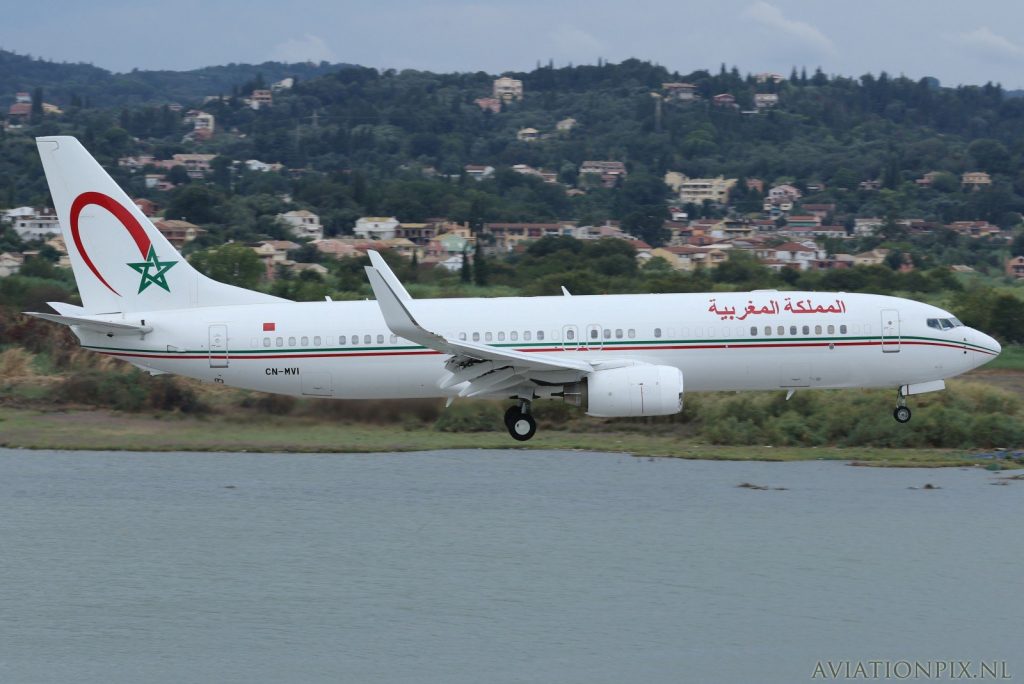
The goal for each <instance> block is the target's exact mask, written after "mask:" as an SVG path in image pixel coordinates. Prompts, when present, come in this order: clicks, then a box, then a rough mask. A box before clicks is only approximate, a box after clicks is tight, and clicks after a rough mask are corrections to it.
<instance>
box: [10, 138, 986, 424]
mask: <svg viewBox="0 0 1024 684" xmlns="http://www.w3.org/2000/svg"><path fill="white" fill-rule="evenodd" d="M37 144H38V147H39V153H40V156H41V157H42V160H43V167H44V169H45V171H46V179H47V182H48V183H49V186H50V192H51V194H52V195H53V202H54V206H55V207H56V210H57V213H58V216H59V218H60V224H61V230H62V231H63V234H64V238H65V242H66V244H67V247H68V252H69V256H70V258H71V265H72V268H73V269H74V274H75V280H76V281H77V283H78V289H79V292H80V294H81V298H82V306H81V307H78V306H73V305H71V304H64V303H57V302H53V303H51V304H50V305H51V306H52V307H53V309H54V310H55V311H57V313H56V314H49V313H30V314H29V315H32V316H38V317H39V318H44V319H47V320H50V321H54V322H57V323H62V324H65V325H68V326H70V327H71V330H72V331H73V332H74V333H75V335H76V336H77V337H78V339H79V341H80V342H81V344H82V346H83V347H85V348H86V349H91V350H93V351H96V352H98V353H101V354H107V355H109V356H113V357H116V358H119V359H124V360H125V361H128V362H130V363H132V364H135V365H136V366H138V367H139V368H142V369H144V370H146V371H149V372H150V373H154V374H159V373H175V374H178V375H185V376H188V377H192V378H198V379H200V380H204V381H208V382H214V383H220V384H224V385H230V386H233V387H242V388H246V389H253V390H260V391H264V392H273V393H279V394H289V395H293V396H310V397H336V398H342V399H407V398H420V397H442V398H447V399H448V400H449V401H451V400H452V399H454V398H458V397H490V398H495V397H503V398H510V399H513V400H514V401H515V403H514V405H512V406H511V407H510V408H509V409H508V411H507V412H506V414H505V424H506V427H507V429H508V431H509V433H510V434H511V436H512V437H514V438H515V439H517V440H521V441H525V440H528V439H530V438H531V437H532V436H533V435H534V432H535V431H536V422H535V421H534V418H533V416H532V415H531V413H530V406H531V402H533V401H534V400H537V399H541V398H554V399H562V400H564V401H566V402H569V403H572V404H575V405H577V406H580V407H582V408H583V409H584V410H585V411H586V413H587V414H589V415H592V416H603V417H619V416H661V415H670V414H673V413H678V412H679V411H680V410H682V405H683V390H684V380H685V389H686V390H687V391H690V392H701V391H709V390H777V389H782V390H786V391H787V392H788V393H789V395H791V394H792V393H793V392H794V391H796V390H799V389H805V388H845V387H896V388H897V399H896V408H895V410H894V412H893V414H894V417H895V418H896V420H897V421H899V422H901V423H905V422H907V421H908V420H910V409H909V408H908V407H907V405H906V398H907V397H908V396H910V395H915V394H920V393H923V392H932V391H936V390H941V389H944V388H945V383H944V379H945V378H949V377H952V376H955V375H959V374H960V373H964V372H965V371H968V370H970V369H972V368H976V367H978V366H980V365H982V364H984V363H985V362H987V361H990V360H991V359H993V358H995V357H996V356H997V355H998V354H999V353H1000V351H1001V348H1000V346H999V343H998V342H996V341H995V340H994V339H992V338H991V337H989V336H988V335H985V334H984V333H982V332H979V331H977V330H974V329H972V328H969V327H967V326H964V325H963V324H962V323H960V321H958V320H957V319H956V318H955V317H954V316H953V315H952V314H950V313H949V312H947V311H943V310H942V309H939V308H937V307H934V306H931V305H928V304H922V303H920V302H915V301H911V300H908V299H901V298H898V297H887V296H881V295H869V294H850V293H843V292H833V293H825V292H779V291H775V290H759V291H754V292H736V293H722V292H716V293H705V294H650V295H600V296H575V297H574V296H569V293H568V292H565V295H564V296H560V297H504V298H496V299H481V298H472V299H433V300H413V298H412V297H410V296H409V293H408V292H407V291H406V290H405V288H404V287H402V284H401V283H400V282H399V281H398V279H397V278H396V277H395V274H394V273H393V272H392V271H391V269H390V268H389V267H388V265H387V264H386V263H385V262H384V260H383V259H382V258H381V257H380V255H379V254H377V253H375V252H371V253H370V261H371V265H370V266H367V267H366V274H367V276H368V278H369V281H370V285H371V286H372V288H373V292H374V294H375V296H376V301H361V302H332V301H324V302H292V301H288V300H285V299H280V298H278V297H272V296H270V295H267V294H263V293H260V292H253V291H250V290H245V289H242V288H238V287H234V286H232V285H225V284H223V283H219V282H216V281H213V280H211V279H209V278H207V277H206V276H204V275H202V274H201V273H199V272H198V271H196V270H195V269H194V268H192V266H190V265H189V263H188V262H187V261H186V260H185V259H184V258H183V257H182V256H181V255H180V254H179V253H178V252H177V251H176V250H175V249H174V247H172V246H171V244H170V243H168V242H167V240H166V239H165V238H164V237H163V235H161V234H160V232H159V231H157V230H156V228H155V227H154V226H153V224H152V223H151V222H150V221H149V219H147V218H146V216H145V215H144V214H143V213H142V212H141V211H140V210H139V209H138V207H136V205H135V203H134V202H132V200H131V199H130V198H129V197H128V196H127V195H126V194H125V193H124V192H123V191H122V190H121V188H119V187H118V186H117V184H116V183H115V182H114V181H113V179H111V178H110V176H109V175H107V173H106V172H105V171H104V170H103V169H102V168H101V167H100V165H99V164H98V163H97V162H96V160H94V159H93V158H92V157H91V156H90V155H89V153H88V152H86V150H85V149H84V148H83V147H82V145H81V144H80V143H79V142H78V141H77V140H76V139H74V138H71V137H45V138H39V139H38V140H37ZM787 398H788V396H787Z"/></svg>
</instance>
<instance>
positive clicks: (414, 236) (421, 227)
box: [395, 221, 437, 247]
mask: <svg viewBox="0 0 1024 684" xmlns="http://www.w3.org/2000/svg"><path fill="white" fill-rule="evenodd" d="M435 237H437V224H436V223H433V222H427V223H406V222H404V221H403V222H402V223H400V224H398V228H396V229H395V238H396V239H397V238H405V239H406V240H409V241H410V242H412V243H413V244H416V245H419V246H420V247H423V246H426V244H427V243H428V242H430V241H431V240H433V239H434V238H435Z"/></svg>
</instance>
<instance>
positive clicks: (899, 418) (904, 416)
mask: <svg viewBox="0 0 1024 684" xmlns="http://www.w3.org/2000/svg"><path fill="white" fill-rule="evenodd" d="M892 417H893V418H895V419H896V422H897V423H906V422H908V421H909V420H910V409H909V408H907V407H906V406H897V407H896V408H895V410H893V412H892Z"/></svg>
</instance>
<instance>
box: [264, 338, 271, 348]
mask: <svg viewBox="0 0 1024 684" xmlns="http://www.w3.org/2000/svg"><path fill="white" fill-rule="evenodd" d="M263 346H264V347H269V346H270V338H269V337H264V338H263Z"/></svg>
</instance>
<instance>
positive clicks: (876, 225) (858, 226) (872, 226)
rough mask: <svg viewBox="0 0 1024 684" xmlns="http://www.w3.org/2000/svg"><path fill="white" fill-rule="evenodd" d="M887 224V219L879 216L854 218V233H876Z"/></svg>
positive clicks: (861, 234) (858, 234)
mask: <svg viewBox="0 0 1024 684" xmlns="http://www.w3.org/2000/svg"><path fill="white" fill-rule="evenodd" d="M884 224H885V219H883V218H880V217H878V216H869V217H865V218H856V219H853V234H854V235H856V236H857V237H863V236H865V235H874V234H875V233H877V232H878V231H879V230H881V229H882V226H883V225H884Z"/></svg>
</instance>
